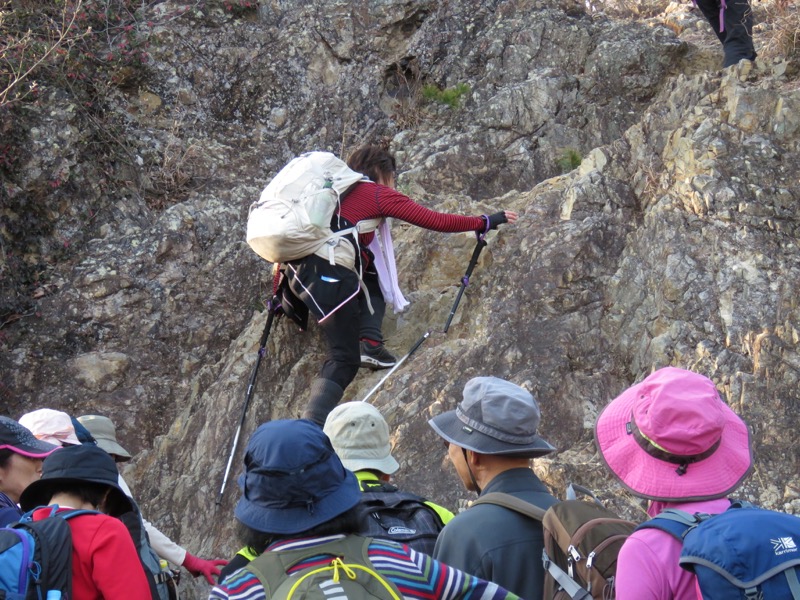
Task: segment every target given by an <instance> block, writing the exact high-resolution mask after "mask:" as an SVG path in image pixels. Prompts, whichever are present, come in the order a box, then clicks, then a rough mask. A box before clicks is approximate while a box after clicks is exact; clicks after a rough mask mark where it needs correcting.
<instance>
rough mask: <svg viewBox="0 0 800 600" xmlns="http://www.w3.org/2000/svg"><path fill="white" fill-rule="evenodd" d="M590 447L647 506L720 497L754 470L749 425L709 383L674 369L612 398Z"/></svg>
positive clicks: (598, 420)
mask: <svg viewBox="0 0 800 600" xmlns="http://www.w3.org/2000/svg"><path fill="white" fill-rule="evenodd" d="M595 440H596V441H597V447H598V448H599V450H600V455H601V456H602V458H603V460H604V461H605V463H606V465H608V468H609V469H610V470H611V472H612V473H613V474H614V475H615V476H616V477H617V478H619V480H620V481H621V482H622V484H623V485H624V486H625V487H626V488H628V489H629V490H630V491H631V492H632V493H633V494H635V495H637V496H640V497H642V498H647V499H650V500H660V501H663V502H674V501H699V500H710V499H713V498H722V497H724V496H726V495H728V493H730V492H731V491H733V490H734V489H736V488H737V487H738V486H739V484H740V483H741V482H742V480H744V478H745V477H747V476H748V475H749V474H750V471H751V470H752V463H753V461H752V454H751V448H750V434H749V431H748V429H747V425H746V424H745V423H744V422H743V421H742V420H741V419H740V418H739V417H738V416H737V415H736V413H734V412H733V411H732V410H731V409H730V408H728V406H727V405H726V404H725V403H724V402H723V401H722V400H721V399H720V397H719V394H718V393H717V388H716V387H715V386H714V383H713V382H712V381H711V380H710V379H708V378H707V377H704V376H703V375H698V374H697V373H692V372H691V371H686V370H684V369H678V368H675V367H667V368H664V369H659V370H658V371H656V372H655V373H652V374H651V375H650V376H649V377H647V378H646V379H645V380H644V381H642V382H641V383H637V384H636V385H634V386H632V387H629V388H628V389H627V390H625V391H624V392H622V394H620V395H619V396H618V397H617V398H615V399H614V400H613V401H612V402H611V403H610V404H609V405H608V406H607V407H606V408H605V409H604V410H603V412H602V413H601V414H600V416H599V417H598V419H597V425H596V426H595Z"/></svg>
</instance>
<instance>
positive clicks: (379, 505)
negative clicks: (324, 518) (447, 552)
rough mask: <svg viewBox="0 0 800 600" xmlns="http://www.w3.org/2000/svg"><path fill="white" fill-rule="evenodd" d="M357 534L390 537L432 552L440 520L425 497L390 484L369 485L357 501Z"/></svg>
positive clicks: (439, 529) (419, 550)
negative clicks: (403, 490) (426, 502)
mask: <svg viewBox="0 0 800 600" xmlns="http://www.w3.org/2000/svg"><path fill="white" fill-rule="evenodd" d="M358 514H359V520H358V522H359V529H358V534H359V535H363V536H368V537H372V538H379V539H383V540H393V541H395V542H400V543H402V544H407V545H409V546H411V547H412V548H413V549H414V550H416V551H418V552H423V553H425V554H428V555H432V554H433V547H434V546H435V545H436V537H437V536H438V535H439V532H440V531H441V530H442V528H444V523H442V519H441V518H440V517H439V515H438V514H437V513H436V511H435V510H433V508H431V507H430V506H428V505H427V504H425V500H424V499H423V498H420V497H419V496H415V495H414V494H409V493H407V492H401V491H399V490H398V489H397V488H396V487H395V486H393V485H391V484H386V483H384V484H381V485H370V486H369V487H368V488H367V491H365V492H363V493H362V494H361V501H360V502H359V512H358Z"/></svg>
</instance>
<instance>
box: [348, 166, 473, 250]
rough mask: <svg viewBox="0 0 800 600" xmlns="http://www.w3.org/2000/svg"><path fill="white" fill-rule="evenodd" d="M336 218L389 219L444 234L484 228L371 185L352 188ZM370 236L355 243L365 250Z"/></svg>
mask: <svg viewBox="0 0 800 600" xmlns="http://www.w3.org/2000/svg"><path fill="white" fill-rule="evenodd" d="M339 214H340V215H341V216H342V217H344V218H345V219H347V220H348V221H350V223H357V222H358V221H363V220H364V219H377V218H380V217H393V218H395V219H400V220H401V221H406V222H407V223H411V224H412V225H417V226H418V227H423V228H424V229H431V230H433V231H441V232H444V233H457V232H459V231H483V229H484V227H485V222H484V220H483V218H482V217H467V216H463V215H453V214H450V213H442V212H436V211H435V210H431V209H429V208H425V207H424V206H422V205H421V204H417V203H416V202H414V201H413V200H412V199H411V198H409V197H408V196H406V195H405V194H401V193H400V192H398V191H397V190H395V189H393V188H390V187H387V186H385V185H380V184H378V183H372V182H363V183H357V184H355V186H354V187H353V189H352V190H350V191H349V192H348V193H347V195H346V196H345V197H344V199H343V200H342V208H341V209H340V211H339ZM374 236H375V233H374V232H370V233H362V234H361V235H360V236H359V243H360V244H361V245H362V246H367V245H368V244H369V243H370V242H371V241H372V238H373V237H374Z"/></svg>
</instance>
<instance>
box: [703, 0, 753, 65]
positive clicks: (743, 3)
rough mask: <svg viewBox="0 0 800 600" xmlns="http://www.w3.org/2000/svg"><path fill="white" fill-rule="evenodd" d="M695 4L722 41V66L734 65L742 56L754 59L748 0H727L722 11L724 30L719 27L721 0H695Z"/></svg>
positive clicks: (751, 16) (751, 17)
mask: <svg viewBox="0 0 800 600" xmlns="http://www.w3.org/2000/svg"><path fill="white" fill-rule="evenodd" d="M696 1H697V6H698V7H699V8H700V10H701V11H702V13H703V16H705V18H706V20H707V21H708V22H709V23H710V24H711V28H712V29H713V30H714V33H715V34H716V35H717V37H718V38H719V41H720V42H722V48H723V50H724V52H725V59H724V62H723V64H722V66H723V67H730V66H731V65H735V64H736V63H738V62H739V61H740V60H742V59H743V58H746V59H748V60H755V58H756V51H755V48H754V47H753V11H752V10H751V9H750V2H749V0H728V1H727V2H726V8H725V10H724V11H723V23H724V25H725V28H724V31H723V30H722V28H721V27H720V9H721V0H696Z"/></svg>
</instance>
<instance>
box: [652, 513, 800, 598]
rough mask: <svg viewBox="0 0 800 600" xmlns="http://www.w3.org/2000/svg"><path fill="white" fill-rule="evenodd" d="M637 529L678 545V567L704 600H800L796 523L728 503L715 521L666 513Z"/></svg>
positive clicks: (799, 535)
mask: <svg viewBox="0 0 800 600" xmlns="http://www.w3.org/2000/svg"><path fill="white" fill-rule="evenodd" d="M639 528H642V529H644V528H654V529H661V530H662V531H666V532H667V533H669V534H671V535H672V536H674V537H675V538H676V539H678V540H679V541H681V540H682V541H683V550H682V551H681V558H680V564H681V566H682V567H683V568H684V569H687V570H689V571H693V572H694V573H695V575H697V581H698V583H699V584H700V590H701V592H702V594H703V598H704V599H705V600H722V599H724V600H736V599H739V598H741V599H743V600H751V599H752V600H772V599H773V598H774V599H776V600H777V599H778V598H780V599H788V598H792V599H794V600H800V582H799V581H798V579H800V578H799V577H798V576H799V575H800V548H798V544H800V518H798V517H796V516H794V515H788V514H785V513H780V512H775V511H771V510H764V509H761V508H755V507H754V506H752V505H750V504H748V503H744V502H742V503H739V502H736V503H733V504H732V505H731V507H730V508H729V509H728V510H726V511H725V512H724V513H721V514H719V515H714V516H711V515H707V514H695V515H691V514H689V513H687V512H683V511H680V510H675V509H667V510H665V511H663V512H661V513H660V514H658V515H657V516H655V517H654V518H652V519H650V520H649V521H646V522H644V523H642V524H641V525H640V526H639Z"/></svg>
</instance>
